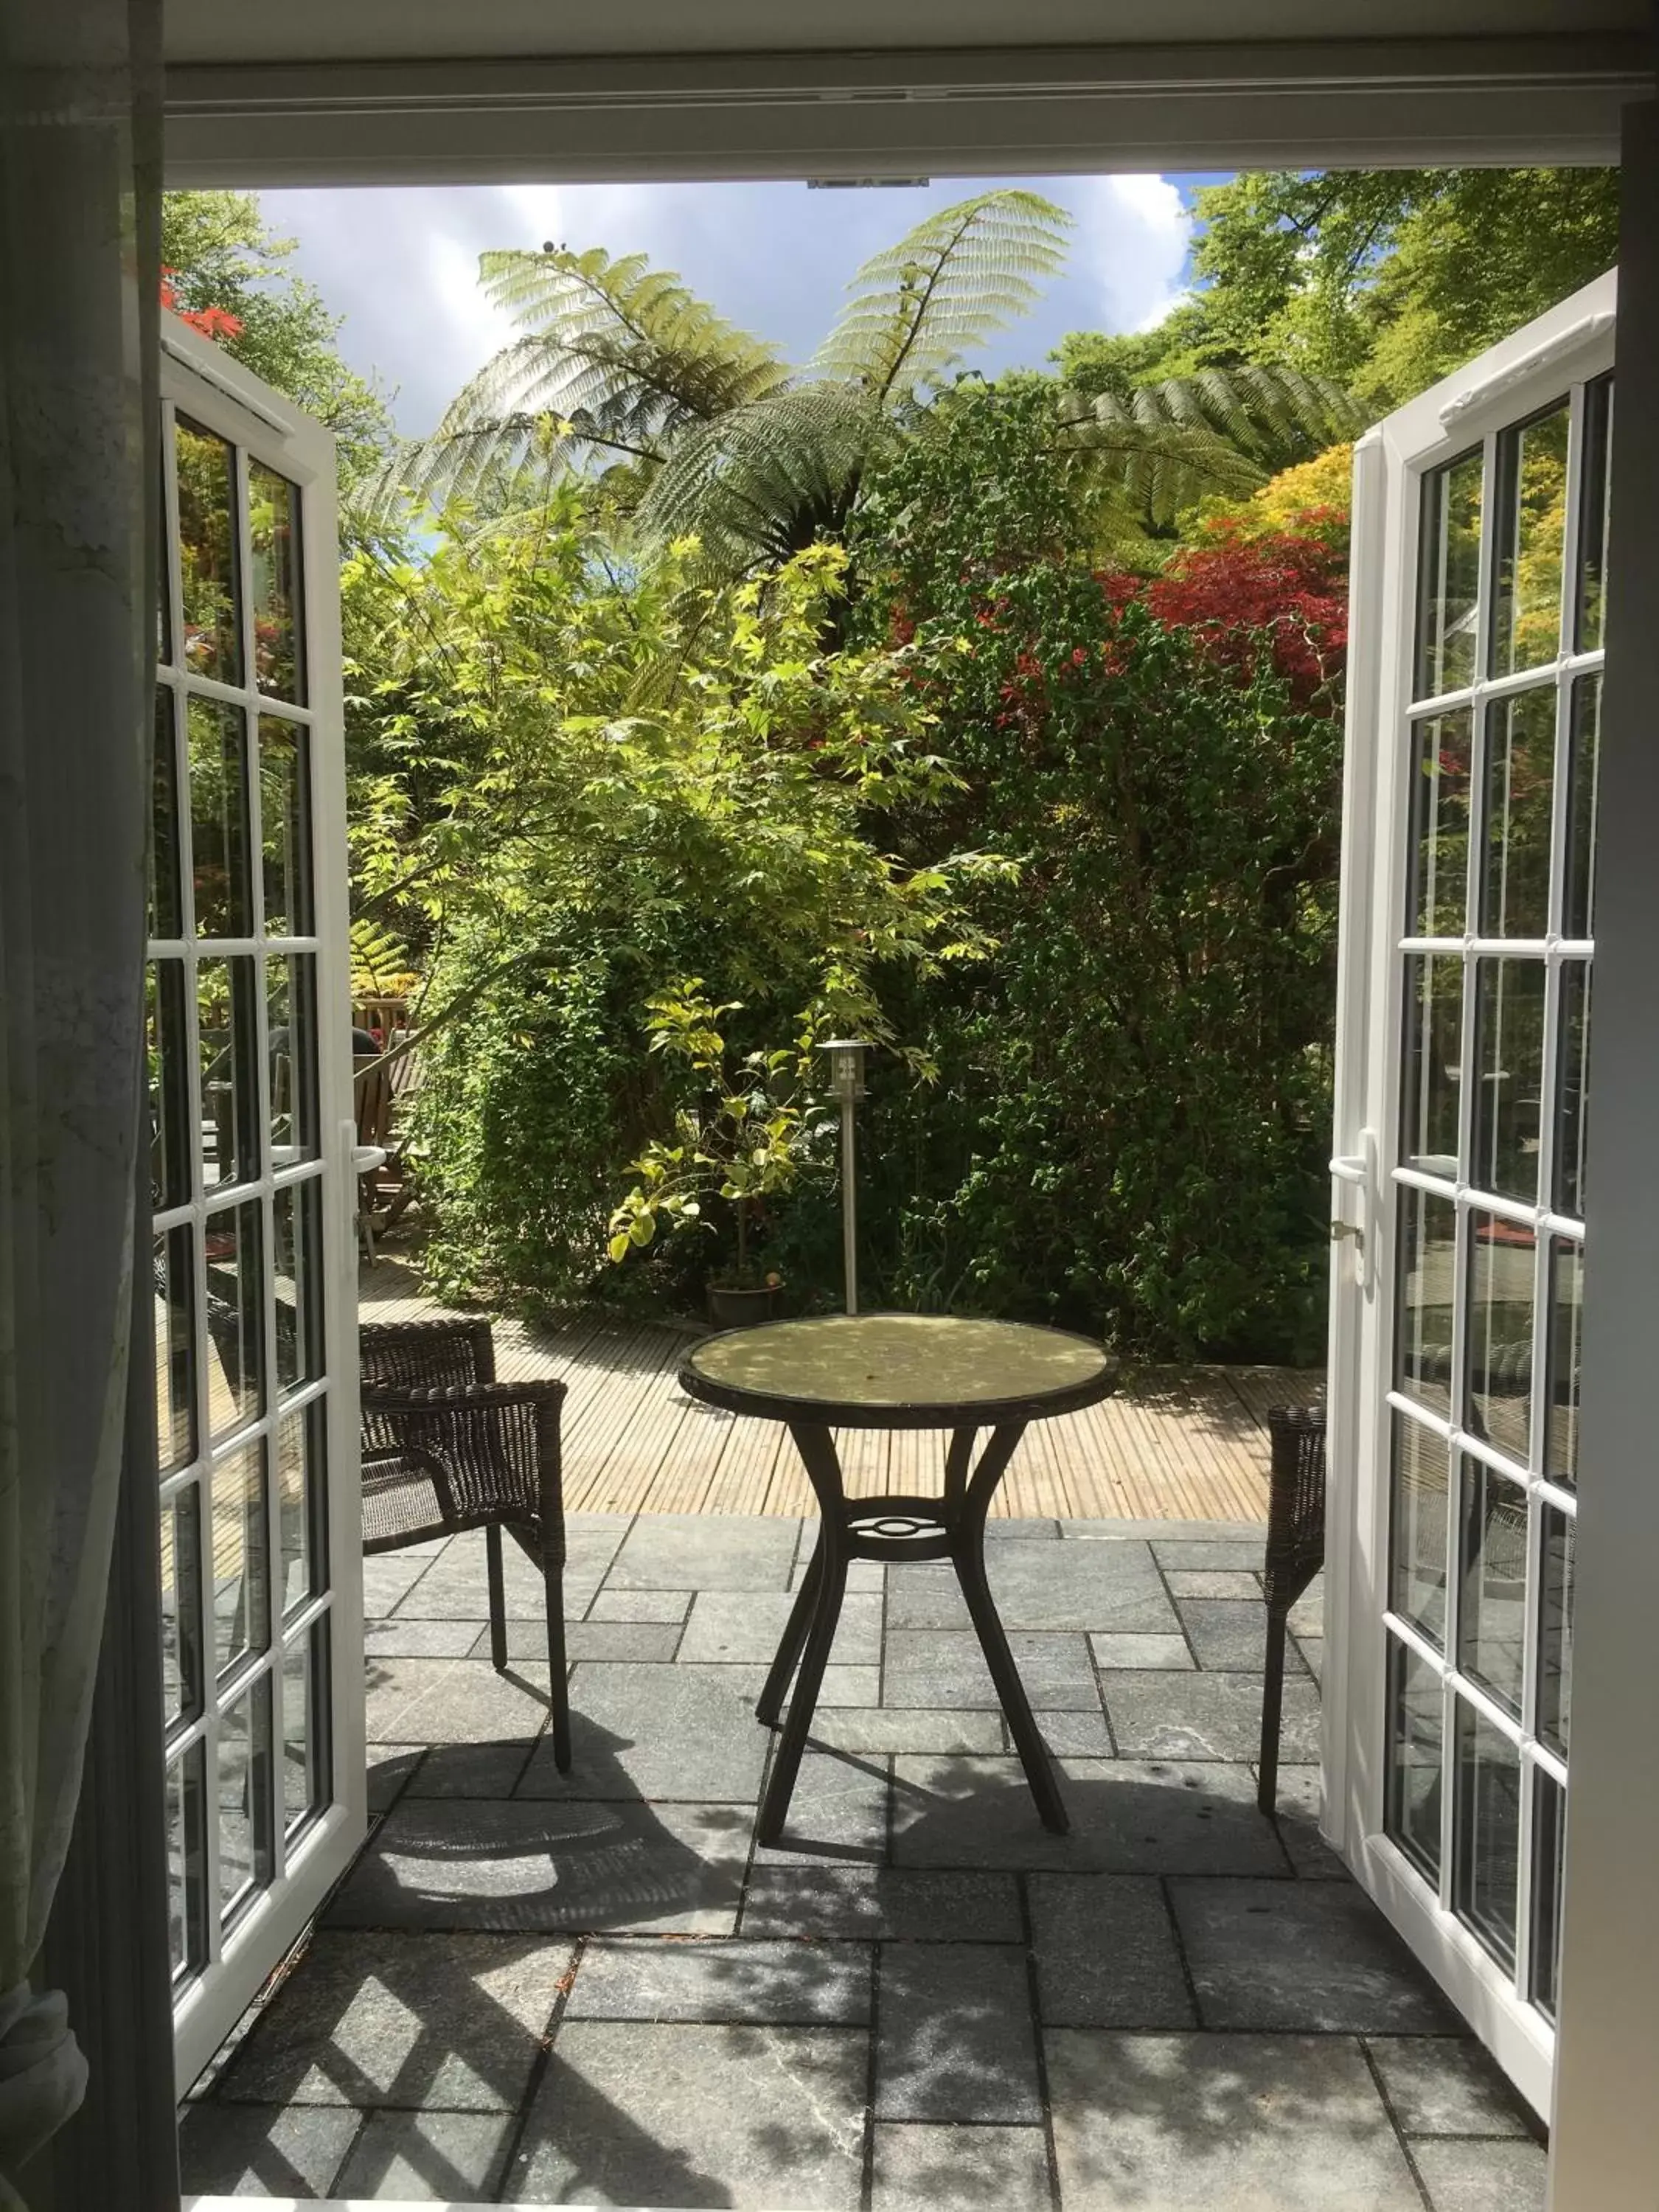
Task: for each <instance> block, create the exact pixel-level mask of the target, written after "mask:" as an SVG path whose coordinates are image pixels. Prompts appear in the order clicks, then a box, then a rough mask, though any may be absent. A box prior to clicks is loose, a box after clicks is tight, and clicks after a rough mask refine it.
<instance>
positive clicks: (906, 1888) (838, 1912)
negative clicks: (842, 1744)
mask: <svg viewBox="0 0 1659 2212" xmlns="http://www.w3.org/2000/svg"><path fill="white" fill-rule="evenodd" d="M743 1933H744V1936H833V1937H859V1938H865V1937H867V1938H869V1939H871V1940H872V1941H874V1940H880V1941H884V1942H901V1943H951V1942H975V1943H1023V1942H1024V1940H1025V1926H1024V1916H1023V1914H1022V1912H1021V1911H1020V1902H1019V1891H1018V1887H1016V1885H1015V1881H1014V1877H1013V1876H1012V1875H1011V1874H940V1873H936V1872H934V1871H933V1870H932V1869H916V1868H909V1867H886V1866H858V1865H828V1864H823V1863H817V1864H810V1865H805V1866H803V1865H800V1864H799V1863H794V1864H789V1865H785V1864H784V1863H782V1861H781V1857H780V1858H779V1860H778V1861H776V1862H775V1863H770V1864H763V1865H760V1866H757V1868H756V1869H755V1870H754V1872H753V1873H752V1874H751V1875H750V1878H749V1887H748V1889H747V1891H746V1893H745V1901H744V1908H743Z"/></svg>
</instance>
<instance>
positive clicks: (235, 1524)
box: [212, 1438, 270, 1674]
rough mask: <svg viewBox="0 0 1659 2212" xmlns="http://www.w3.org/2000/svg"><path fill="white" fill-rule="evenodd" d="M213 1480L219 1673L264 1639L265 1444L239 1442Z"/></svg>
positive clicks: (266, 1582)
mask: <svg viewBox="0 0 1659 2212" xmlns="http://www.w3.org/2000/svg"><path fill="white" fill-rule="evenodd" d="M212 1484H213V1653H214V1664H215V1666H216V1668H217V1670H218V1672H219V1673H220V1674H225V1673H226V1672H227V1671H228V1669H229V1668H232V1667H234V1665H235V1664H236V1662H237V1661H238V1660H239V1659H242V1658H245V1657H246V1655H247V1654H248V1653H249V1652H250V1651H263V1650H265V1649H266V1647H267V1646H268V1645H269V1644H270V1603H269V1591H270V1581H269V1577H268V1575H267V1571H266V1565H265V1561H266V1558H267V1555H268V1553H269V1548H270V1546H269V1536H268V1531H269V1529H270V1506H269V1504H268V1502H267V1500H266V1497H265V1447H264V1442H263V1440H262V1439H258V1438H256V1439H255V1440H254V1442H253V1443H250V1444H245V1445H244V1446H243V1447H242V1449H240V1451H234V1452H232V1453H231V1454H230V1455H228V1457H227V1458H225V1459H222V1460H221V1461H220V1462H218V1464H217V1465H216V1467H215V1468H214V1470H213V1475H212Z"/></svg>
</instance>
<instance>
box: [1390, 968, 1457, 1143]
mask: <svg viewBox="0 0 1659 2212" xmlns="http://www.w3.org/2000/svg"><path fill="white" fill-rule="evenodd" d="M1462 1036H1463V963H1462V960H1461V959H1459V958H1458V957H1456V956H1455V954H1447V953H1437V952H1420V953H1410V954H1408V955H1407V960H1406V1063H1405V1066H1406V1075H1405V1081H1406V1099H1405V1107H1406V1114H1405V1128H1404V1132H1403V1139H1402V1149H1403V1152H1404V1155H1405V1159H1406V1164H1407V1166H1408V1167H1413V1168H1416V1169H1417V1170H1418V1171H1419V1173H1420V1174H1423V1175H1437V1176H1445V1178H1446V1180H1447V1181H1448V1182H1455V1180H1456V1176H1457V1144H1458V1130H1457V1111H1458V1102H1459V1098H1460V1096H1461V1093H1462Z"/></svg>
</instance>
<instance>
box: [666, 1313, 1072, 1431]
mask: <svg viewBox="0 0 1659 2212" xmlns="http://www.w3.org/2000/svg"><path fill="white" fill-rule="evenodd" d="M1115 1372H1116V1363H1115V1361H1114V1360H1113V1358H1111V1356H1110V1354H1109V1353H1108V1352H1105V1351H1104V1350H1103V1348H1102V1347H1101V1346H1099V1345H1097V1344H1094V1343H1091V1341H1090V1340H1089V1339H1088V1338H1086V1337H1081V1336H1072V1335H1068V1334H1066V1333H1065V1332H1064V1331H1062V1330H1060V1329H1054V1328H1037V1327H1036V1326H1034V1325H1032V1324H1031V1323H1029V1322H1006V1321H974V1320H969V1319H964V1318H960V1317H958V1316H955V1315H948V1314H860V1315H856V1316H849V1315H846V1314H832V1315H827V1316H823V1317H822V1318H821V1319H816V1320H811V1321H777V1322H765V1323H763V1325H762V1326H761V1327H760V1328H745V1329H732V1330H731V1331H729V1332H727V1333H726V1334H724V1335H721V1336H716V1337H711V1338H710V1339H709V1340H708V1342H707V1343H705V1344H702V1345H700V1346H698V1347H697V1349H696V1351H695V1352H692V1353H691V1355H690V1358H688V1359H687V1361H686V1363H685V1369H684V1374H685V1377H686V1380H687V1383H688V1386H689V1387H692V1388H695V1386H696V1383H697V1382H703V1383H710V1384H713V1385H714V1386H715V1388H716V1389H720V1390H721V1391H722V1392H725V1391H730V1392H733V1393H744V1394H752V1395H754V1396H755V1397H756V1398H757V1399H770V1400H774V1401H780V1400H781V1401H793V1402H794V1403H798V1404H800V1405H803V1406H808V1405H817V1406H832V1407H869V1408H870V1409H871V1410H872V1411H878V1410H882V1409H888V1410H896V1409H897V1408H900V1407H907V1406H918V1407H933V1408H939V1407H949V1408H958V1407H959V1408H961V1409H962V1410H963V1411H965V1412H971V1411H972V1410H973V1408H974V1407H975V1406H994V1405H998V1404H1006V1403H1008V1402H1010V1401H1033V1400H1041V1399H1042V1398H1045V1397H1048V1396H1050V1395H1054V1396H1059V1395H1065V1394H1067V1393H1070V1392H1073V1391H1078V1390H1084V1391H1088V1390H1089V1389H1091V1386H1095V1385H1102V1386H1103V1385H1106V1384H1108V1383H1109V1381H1110V1379H1111V1378H1112V1377H1113V1376H1115ZM1101 1395H1104V1389H1102V1391H1101Z"/></svg>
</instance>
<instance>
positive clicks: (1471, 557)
mask: <svg viewBox="0 0 1659 2212" xmlns="http://www.w3.org/2000/svg"><path fill="white" fill-rule="evenodd" d="M1480 472H1481V463H1480V453H1479V452H1478V451H1476V452H1474V453H1466V454H1465V455H1464V456H1463V458H1462V460H1458V461H1452V462H1450V463H1449V464H1448V465H1447V466H1446V467H1444V468H1441V469H1436V470H1434V471H1432V473H1431V474H1430V475H1429V476H1427V477H1425V479H1424V483H1423V532H1422V542H1421V551H1420V554H1419V565H1418V614H1417V676H1416V682H1415V687H1414V691H1413V696H1415V697H1416V698H1419V699H1436V698H1438V697H1439V696H1440V695H1441V694H1442V693H1443V692H1445V691H1456V690H1461V689H1462V687H1463V685H1465V684H1469V683H1472V682H1473V681H1474V623H1475V608H1476V602H1477V599H1478V598H1479V595H1480Z"/></svg>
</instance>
